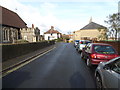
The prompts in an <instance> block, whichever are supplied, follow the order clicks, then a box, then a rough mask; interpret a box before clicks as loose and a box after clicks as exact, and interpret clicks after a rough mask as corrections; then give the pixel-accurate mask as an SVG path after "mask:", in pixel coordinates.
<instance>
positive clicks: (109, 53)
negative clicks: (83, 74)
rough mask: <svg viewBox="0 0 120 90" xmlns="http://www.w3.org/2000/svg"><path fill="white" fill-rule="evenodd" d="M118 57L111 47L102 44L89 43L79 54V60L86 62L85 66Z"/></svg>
mask: <svg viewBox="0 0 120 90" xmlns="http://www.w3.org/2000/svg"><path fill="white" fill-rule="evenodd" d="M118 56H119V55H118V52H117V51H116V50H115V49H114V48H113V47H112V45H110V44H104V43H89V44H87V45H86V47H85V48H83V50H82V53H81V58H83V59H84V60H85V61H86V64H87V66H92V65H98V64H99V63H100V62H106V61H109V60H111V59H113V58H115V57H118Z"/></svg>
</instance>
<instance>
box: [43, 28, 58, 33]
mask: <svg viewBox="0 0 120 90" xmlns="http://www.w3.org/2000/svg"><path fill="white" fill-rule="evenodd" d="M51 33H60V32H58V31H57V30H51V29H50V30H48V31H47V32H45V33H44V34H51Z"/></svg>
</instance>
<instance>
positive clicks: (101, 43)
mask: <svg viewBox="0 0 120 90" xmlns="http://www.w3.org/2000/svg"><path fill="white" fill-rule="evenodd" d="M92 44H93V45H109V46H112V45H111V44H107V43H92Z"/></svg>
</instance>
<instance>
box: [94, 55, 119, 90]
mask: <svg viewBox="0 0 120 90" xmlns="http://www.w3.org/2000/svg"><path fill="white" fill-rule="evenodd" d="M95 78H96V84H97V88H98V89H100V90H103V88H107V89H110V88H112V89H113V90H120V57H117V58H114V59H112V60H110V61H108V62H101V63H100V64H99V65H98V67H97V68H96V71H95Z"/></svg>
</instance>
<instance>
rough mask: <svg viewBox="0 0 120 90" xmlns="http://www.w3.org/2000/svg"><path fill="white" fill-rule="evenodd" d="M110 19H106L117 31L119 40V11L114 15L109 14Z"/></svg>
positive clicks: (116, 35)
mask: <svg viewBox="0 0 120 90" xmlns="http://www.w3.org/2000/svg"><path fill="white" fill-rule="evenodd" d="M107 18H108V20H107V21H105V22H106V23H107V24H109V25H110V27H109V28H110V30H112V32H113V31H114V32H115V40H117V37H118V33H119V31H120V16H119V13H115V14H112V15H109V16H108V17H107Z"/></svg>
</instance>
